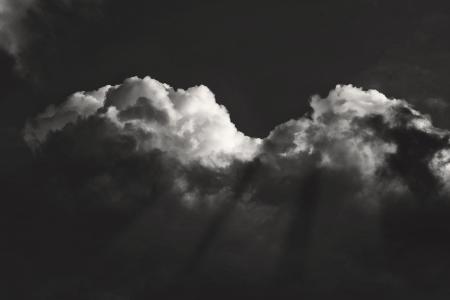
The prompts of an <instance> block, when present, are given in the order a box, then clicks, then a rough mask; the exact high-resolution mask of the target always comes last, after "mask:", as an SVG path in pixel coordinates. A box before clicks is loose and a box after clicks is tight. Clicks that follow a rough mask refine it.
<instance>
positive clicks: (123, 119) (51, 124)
mask: <svg viewBox="0 0 450 300" xmlns="http://www.w3.org/2000/svg"><path fill="white" fill-rule="evenodd" d="M94 115H96V116H98V117H101V118H106V119H108V120H110V121H111V122H112V123H114V124H115V125H116V126H117V127H118V128H119V129H120V130H121V132H122V133H124V134H127V135H132V136H134V137H135V139H136V141H137V149H136V151H149V150H152V149H159V150H162V151H163V152H166V153H168V154H170V155H172V156H174V157H176V158H178V159H179V160H180V161H181V162H183V163H189V162H192V161H198V162H200V163H201V164H202V165H204V166H208V167H226V166H228V165H229V164H230V163H231V162H232V161H234V160H241V161H246V160H251V159H252V158H254V156H255V155H256V153H257V151H258V149H259V145H260V144H261V140H260V139H257V138H251V137H248V136H246V135H244V134H243V133H242V132H240V131H238V130H237V129H236V127H235V126H234V124H233V123H232V122H231V120H230V115H229V113H228V111H227V110H226V108H225V107H224V106H222V105H219V104H218V103H217V102H216V100H215V97H214V94H213V93H212V92H211V91H210V90H209V89H208V88H207V87H205V86H196V87H192V88H189V89H187V90H183V89H178V90H174V89H173V88H171V87H170V86H169V85H167V84H163V83H161V82H158V81H156V80H154V79H152V78H150V77H145V78H143V79H140V78H137V77H132V78H129V79H127V80H125V81H124V83H123V84H121V85H117V86H105V87H102V88H100V89H99V90H97V91H94V92H88V93H86V92H79V93H75V94H73V95H72V96H70V97H69V99H68V100H67V101H66V102H64V103H62V104H61V105H60V106H58V107H54V106H50V107H48V108H47V109H46V110H45V111H44V112H43V113H42V114H40V115H38V116H37V117H36V119H35V121H34V122H31V123H28V124H27V126H26V129H25V140H26V141H27V143H28V144H29V145H30V146H31V147H38V146H39V145H40V144H42V143H43V142H44V141H45V140H46V138H47V136H48V135H49V134H50V133H51V132H53V131H58V130H62V129H63V128H64V126H65V125H67V124H70V123H75V122H77V121H80V120H83V119H86V118H88V117H90V116H94Z"/></svg>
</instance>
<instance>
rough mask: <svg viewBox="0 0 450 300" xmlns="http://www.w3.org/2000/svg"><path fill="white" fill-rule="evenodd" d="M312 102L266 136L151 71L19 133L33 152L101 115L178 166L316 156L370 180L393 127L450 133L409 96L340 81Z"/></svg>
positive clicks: (198, 92)
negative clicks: (55, 135) (389, 95)
mask: <svg viewBox="0 0 450 300" xmlns="http://www.w3.org/2000/svg"><path fill="white" fill-rule="evenodd" d="M311 108H312V111H311V113H310V114H309V115H307V116H303V117H301V118H299V119H296V120H290V121H288V122H286V123H284V124H281V125H279V126H277V127H276V128H275V129H274V130H273V131H272V132H271V133H270V134H269V135H268V136H267V137H266V138H265V139H260V138H253V137H248V136H246V135H245V134H244V133H242V132H240V131H239V130H238V129H237V128H236V127H235V125H234V124H233V123H232V121H231V119H230V115H229V113H228V111H227V110H226V108H225V107H224V106H222V105H220V104H218V103H217V101H216V99H215V96H214V94H213V93H212V92H211V91H210V90H209V89H208V88H207V87H205V86H202V85H201V86H196V87H192V88H188V89H187V90H183V89H174V88H172V87H170V86H169V85H167V84H164V83H161V82H159V81H157V80H155V79H152V78H150V77H145V78H143V79H141V78H137V77H132V78H128V79H126V80H125V81H124V82H123V83H122V84H119V85H115V86H110V85H107V86H104V87H102V88H100V89H98V90H96V91H92V92H77V93H75V94H73V95H71V96H70V97H69V98H68V100H67V101H65V102H63V103H62V104H60V105H59V106H57V107H55V106H53V105H52V106H49V107H48V108H47V109H46V110H45V111H44V112H43V113H41V114H39V115H38V116H37V117H36V118H34V119H33V120H31V121H29V122H28V123H27V124H26V127H25V130H24V138H25V140H26V142H27V143H28V145H29V146H30V147H31V148H33V149H35V150H36V149H39V148H40V146H41V145H42V144H45V142H46V140H47V139H48V137H49V136H50V135H51V134H52V133H54V132H57V131H64V130H65V128H66V126H68V125H70V124H72V125H73V124H78V123H82V122H86V120H87V119H89V118H100V119H104V120H108V122H110V123H111V124H114V126H115V130H117V132H118V133H120V134H121V135H125V136H129V137H131V138H132V139H133V140H134V141H135V146H134V150H133V151H136V152H140V153H145V152H149V151H152V150H154V149H158V150H160V151H162V152H164V153H166V154H168V155H170V156H171V157H174V158H176V159H177V160H179V161H180V162H181V163H183V164H189V163H192V162H198V163H200V164H201V165H203V166H206V167H210V168H224V167H228V166H230V165H231V164H233V162H235V161H241V162H245V161H251V160H254V159H255V158H258V157H260V158H263V159H267V160H271V161H272V162H275V163H279V162H280V161H281V160H288V161H292V162H293V163H294V164H296V163H297V164H298V162H299V161H300V160H302V159H303V160H304V159H306V158H308V157H311V158H312V157H315V159H317V166H319V167H324V168H336V169H339V168H341V169H348V168H353V169H354V170H356V171H357V172H359V173H360V174H361V175H362V176H363V177H364V178H366V179H371V180H372V179H374V178H375V177H376V175H377V172H379V171H380V170H383V169H386V168H387V167H389V166H388V164H389V162H388V160H389V159H390V158H392V157H395V156H396V155H397V156H400V155H401V153H398V151H399V150H398V147H399V143H400V140H398V141H397V140H396V139H398V137H395V136H394V134H395V132H398V131H399V130H400V131H401V130H404V131H411V132H417V133H418V134H425V135H427V136H429V137H431V138H435V139H438V140H442V139H445V138H446V137H447V136H448V132H447V131H445V130H440V129H438V128H435V127H434V126H433V125H432V123H431V121H430V120H429V117H428V116H426V115H422V114H421V113H420V112H418V111H417V110H415V109H414V108H413V107H412V106H411V105H410V104H408V103H407V102H406V101H404V100H399V99H389V98H387V97H386V96H385V95H383V94H382V93H380V92H378V91H375V90H369V91H364V90H362V89H360V88H357V87H354V86H351V85H338V86H336V88H335V89H334V90H332V91H330V93H329V94H328V95H327V97H325V98H321V97H320V96H318V95H315V96H313V97H312V99H311ZM425 146H426V145H425ZM430 151H434V150H430ZM436 151H437V150H436ZM436 155H437V156H435V158H434V160H430V159H431V158H429V157H423V158H421V159H429V160H430V163H429V165H430V168H431V169H432V170H433V173H434V174H438V175H436V176H438V177H442V174H441V173H442V172H443V171H442V172H441V169H440V168H443V166H442V167H440V166H441V165H442V164H441V163H438V162H437V161H436V160H437V159H438V158H437V157H441V156H442V155H441V156H439V155H438V154H436ZM300 167H301V166H300ZM439 174H441V175H439Z"/></svg>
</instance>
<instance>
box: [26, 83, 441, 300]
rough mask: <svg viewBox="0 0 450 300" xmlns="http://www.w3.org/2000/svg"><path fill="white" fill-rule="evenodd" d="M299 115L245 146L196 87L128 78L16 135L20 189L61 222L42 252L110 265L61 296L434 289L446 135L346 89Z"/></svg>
mask: <svg viewBox="0 0 450 300" xmlns="http://www.w3.org/2000/svg"><path fill="white" fill-rule="evenodd" d="M310 105H311V111H310V113H308V114H306V115H304V116H300V117H299V118H298V119H293V120H289V121H287V122H285V123H283V124H280V125H278V126H276V127H275V128H274V129H273V130H272V131H271V132H270V133H269V134H268V136H267V137H265V138H255V137H249V136H247V135H245V134H244V133H243V132H241V131H239V130H238V129H237V128H236V126H235V125H234V124H233V122H232V121H231V117H230V115H229V113H228V111H227V110H226V108H225V107H224V106H222V105H220V104H219V103H218V101H217V100H216V98H215V96H214V94H213V93H212V92H211V91H210V90H209V89H208V88H207V87H205V86H195V87H191V88H188V89H175V88H172V87H170V86H169V85H168V84H165V83H161V82H159V81H157V80H155V79H152V78H150V77H145V78H142V79H141V78H138V77H132V78H128V79H126V80H125V81H124V82H123V83H121V84H118V85H107V86H104V87H102V88H99V89H98V90H95V91H91V92H77V93H74V94H73V95H71V96H70V97H69V98H68V99H67V100H66V101H65V102H62V103H61V104H59V105H56V106H50V107H48V108H47V109H45V110H44V112H42V113H41V114H39V115H37V116H36V117H35V118H34V119H32V120H30V121H29V122H28V123H27V124H26V126H25V129H24V138H25V141H26V143H27V144H28V145H29V146H30V148H31V149H33V151H34V152H35V155H36V159H37V161H36V167H35V171H34V173H33V174H34V175H30V176H32V177H33V181H32V182H33V185H35V186H38V187H39V189H38V191H39V193H41V196H40V197H39V198H40V199H45V200H43V201H45V202H46V204H45V205H49V206H51V207H53V210H52V211H57V212H59V214H60V215H61V216H62V217H61V216H58V220H63V221H61V222H60V226H58V227H59V228H58V229H54V228H52V229H48V227H44V228H45V230H47V231H48V232H49V233H48V235H49V237H48V239H49V240H53V238H54V236H58V237H59V236H61V234H60V231H63V232H66V231H67V232H69V233H64V236H65V237H68V238H67V239H68V241H69V242H67V244H68V245H69V246H68V247H76V246H73V245H78V244H77V241H78V242H79V241H83V243H85V244H87V245H89V246H90V247H92V248H93V249H97V250H98V249H107V251H109V252H108V253H113V254H111V257H109V256H108V258H104V257H102V263H101V264H100V265H98V266H97V268H98V269H94V270H92V272H90V275H89V276H87V277H83V278H78V279H77V280H79V281H77V283H76V284H78V285H79V286H83V289H84V288H85V286H86V285H88V283H87V282H89V283H90V282H96V281H95V280H98V278H103V277H105V278H108V279H104V280H105V281H106V282H110V283H111V284H112V285H113V286H116V285H117V286H118V287H117V290H114V291H113V294H114V295H119V294H120V293H123V291H124V290H125V291H128V292H127V293H125V294H126V296H127V297H131V298H133V297H135V298H136V299H141V298H139V297H141V296H142V297H143V298H145V297H144V295H145V296H148V295H149V294H152V293H153V292H155V291H158V292H160V291H161V289H162V290H166V289H167V291H169V290H170V291H172V290H179V287H178V288H177V289H173V285H175V286H177V285H178V286H179V285H180V284H181V285H182V286H184V288H186V287H189V288H192V289H196V291H198V290H202V291H203V292H205V289H203V287H204V282H208V284H209V282H210V281H214V280H215V282H216V283H217V284H218V283H221V284H222V283H224V282H225V283H226V284H227V285H230V286H241V285H242V284H244V285H245V284H248V285H250V286H253V285H254V284H255V283H263V282H267V280H271V282H272V283H273V285H272V286H271V287H272V288H274V290H272V292H274V293H275V294H276V295H278V294H279V293H283V292H284V293H287V294H290V293H291V292H292V289H300V290H301V291H302V293H312V294H314V293H319V294H320V293H323V294H324V295H328V294H330V293H331V291H336V290H339V289H342V290H343V291H345V290H347V289H348V288H349V287H351V288H352V289H358V288H360V289H361V290H364V291H367V290H371V289H373V290H374V291H375V290H377V291H379V290H383V291H393V290H396V289H401V288H403V287H404V286H406V285H408V284H411V283H414V284H416V283H417V282H421V283H423V285H427V284H431V283H432V282H433V284H436V283H435V281H436V280H437V282H440V281H439V280H438V279H437V277H438V275H434V273H432V271H431V270H435V269H436V268H438V266H440V265H441V264H442V261H445V262H446V263H450V258H449V257H448V256H445V255H444V253H446V252H445V251H447V250H450V249H449V248H450V247H449V246H448V243H447V242H446V239H447V238H446V232H448V231H450V222H448V216H449V215H450V209H449V207H448V204H450V201H448V198H449V196H448V193H449V191H450V188H449V183H448V182H450V178H449V177H450V171H449V170H450V154H449V153H450V146H449V137H450V133H449V132H448V131H446V130H441V129H439V128H436V127H434V126H433V125H432V122H431V120H430V119H429V117H428V116H426V115H423V114H421V113H420V112H418V111H417V110H415V109H414V108H413V107H412V106H411V105H410V104H409V103H408V102H406V101H405V100H400V99H390V98H388V97H386V96H385V95H383V94H382V93H380V92H378V91H375V90H368V91H366V90H363V89H361V88H357V87H354V86H352V85H338V86H336V87H335V88H334V89H333V90H331V91H330V93H329V94H328V95H327V96H326V97H321V96H319V95H315V96H313V97H312V98H311V102H310ZM39 174H45V175H39ZM39 205H43V204H39ZM55 208H57V209H55ZM48 218H50V219H52V218H55V216H53V215H50V216H49V217H48ZM74 224H75V225H74ZM47 231H46V232H47ZM86 232H89V234H87V236H86ZM429 232H433V234H431V235H430V234H428V233H429ZM69 237H70V238H69ZM86 240H87V241H86ZM99 241H102V242H99ZM52 245H53V244H52ZM70 245H72V246H70ZM52 247H53V248H54V249H55V250H54V252H51V253H50V254H48V255H49V256H51V255H56V256H62V259H63V258H65V256H64V254H61V253H66V252H67V251H68V250H66V249H65V248H64V246H61V245H59V244H58V245H54V246H52ZM58 247H59V248H58ZM86 247H88V246H86ZM103 247H104V248H103ZM65 251H66V252H65ZM84 251H87V252H88V253H90V252H89V251H90V248H88V249H87V250H86V249H85V250H84ZM102 251H106V250H102ZM102 251H99V253H103V252H102ZM55 253H57V254H55ZM68 253H71V252H70V251H69V252H68ZM82 253H83V252H82ZM404 253H408V255H404ZM436 253H437V254H438V255H436ZM83 257H84V256H83ZM116 257H121V258H122V259H117V260H116ZM436 257H441V260H436V259H435V258H436ZM52 259H53V258H52ZM80 259H82V258H80ZM105 260H106V261H105ZM104 265H107V266H108V267H109V268H112V269H113V270H115V271H114V272H110V274H108V275H105V274H104V273H102V272H103V271H102V270H103V268H104ZM402 265H408V266H410V267H409V269H408V270H410V272H408V273H407V274H405V273H402V271H399V270H402V268H397V267H398V266H402ZM423 265H427V266H429V269H427V270H425V271H424V270H422V269H421V268H422V266H423ZM124 269H125V270H127V271H123V270H124ZM108 270H109V269H108ZM224 270H226V271H224ZM367 270H370V272H368V271H367ZM428 270H430V271H428ZM422 272H424V273H422ZM444 273H445V272H444V271H442V272H441V273H440V275H439V276H442V277H439V278H450V274H444ZM102 276H103V277H102ZM55 280H56V279H55ZM60 280H62V279H60ZM70 280H72V281H70V282H72V283H71V284H74V283H73V280H74V279H73V278H72V279H70ZM102 280H103V279H102ZM102 282H103V281H102ZM117 282H120V284H118V283H117ZM279 282H282V283H279ZM298 282H302V283H304V285H302V284H298ZM445 282H446V281H445ZM442 284H443V285H442V288H446V285H445V284H444V283H442ZM94 285H95V284H94ZM88 286H89V285H88ZM278 286H280V288H279V289H278ZM281 286H283V288H281ZM355 286H356V288H355ZM199 287H202V288H199ZM197 288H198V289H197ZM439 288H441V287H440V286H439ZM86 289H87V290H88V291H89V293H91V292H92V293H95V295H97V294H96V293H100V294H102V293H103V292H104V291H102V286H101V285H98V286H93V287H91V288H89V287H88V288H86ZM149 291H152V292H149ZM108 293H111V290H110V289H108ZM180 294H182V292H180ZM55 295H59V294H57V293H55ZM89 295H91V294H89ZM102 295H103V294H102ZM105 295H106V294H105ZM132 296H133V297H132ZM105 297H107V296H105ZM133 299H134V298H133Z"/></svg>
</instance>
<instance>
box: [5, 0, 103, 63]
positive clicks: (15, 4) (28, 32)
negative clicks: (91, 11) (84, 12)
mask: <svg viewBox="0 0 450 300" xmlns="http://www.w3.org/2000/svg"><path fill="white" fill-rule="evenodd" d="M102 1H103V0H59V1H42V0H0V48H1V49H3V50H4V51H6V52H7V53H9V54H10V55H12V56H13V57H14V58H15V59H16V63H17V67H18V68H19V69H20V68H23V67H24V66H23V65H22V61H21V55H22V53H23V52H24V50H25V49H26V48H28V47H29V46H30V44H31V43H32V42H33V41H34V39H35V38H36V36H37V35H36V33H35V32H34V28H33V26H32V25H31V24H32V23H31V22H29V21H30V19H32V17H34V18H36V17H39V16H41V15H45V13H48V12H47V11H46V10H48V8H49V7H50V8H52V6H53V7H58V8H59V9H62V10H76V9H77V5H88V6H93V5H98V4H99V3H101V2H102Z"/></svg>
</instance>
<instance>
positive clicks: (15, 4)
mask: <svg viewBox="0 0 450 300" xmlns="http://www.w3.org/2000/svg"><path fill="white" fill-rule="evenodd" d="M35 2H36V0H20V1H15V0H1V1H0V47H2V48H3V49H5V50H6V51H7V52H8V53H10V54H12V55H18V53H19V52H20V49H21V47H22V46H23V45H24V44H25V43H26V40H27V36H26V34H27V33H26V30H25V28H24V25H23V24H22V21H23V19H24V18H25V17H26V15H27V12H28V11H29V10H30V9H31V8H32V7H33V5H34V4H35Z"/></svg>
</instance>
